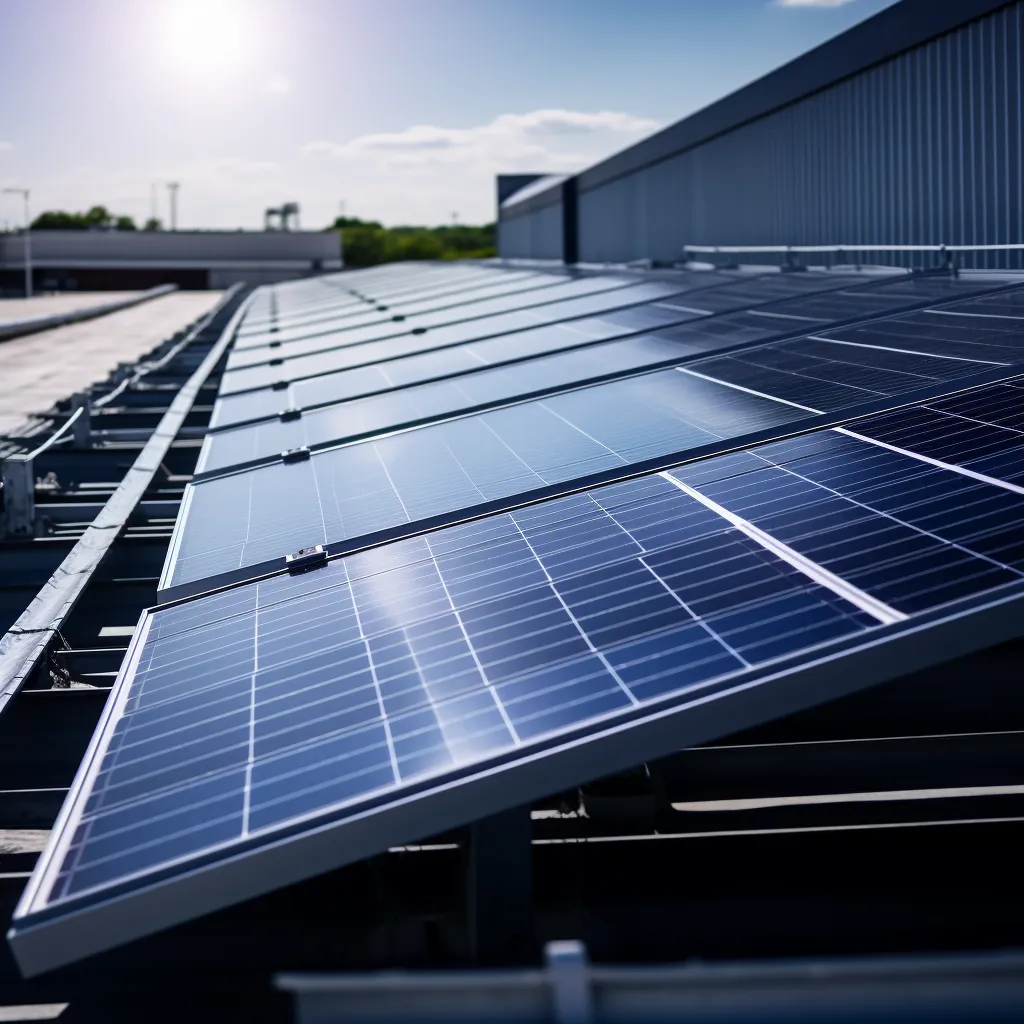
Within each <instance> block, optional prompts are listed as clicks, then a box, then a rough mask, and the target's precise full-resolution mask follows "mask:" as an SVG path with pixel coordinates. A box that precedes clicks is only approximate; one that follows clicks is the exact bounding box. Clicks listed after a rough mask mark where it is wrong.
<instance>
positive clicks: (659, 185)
mask: <svg viewBox="0 0 1024 1024" xmlns="http://www.w3.org/2000/svg"><path fill="white" fill-rule="evenodd" d="M1022 47H1024V3H1021V2H1020V0H1015V2H1006V0H958V2H956V3H937V2H935V0H903V2H901V3H898V4H895V5H894V6H892V7H890V8H888V9H886V10H885V11H882V12H881V13H880V14H878V15H876V16H875V17H873V18H870V19H868V20H867V21H865V22H863V23H862V24H860V25H857V26H856V27H854V28H853V29H851V30H849V31H848V32H845V33H843V34H842V35H840V36H837V37H836V38H835V39H832V40H830V41H829V42H827V43H825V44H824V45H822V46H820V47H818V48H817V49H815V50H812V51H810V52H809V53H807V54H804V55H803V56H801V57H799V58H798V59H796V60H794V61H792V62H791V63H789V64H787V65H785V66H784V67H782V68H779V69H778V70H776V71H774V72H772V73H771V74H769V75H767V76H765V77H764V78H762V79H760V80H758V81H756V82H754V83H752V84H751V85H748V86H746V87H745V88H743V89H741V90H739V91H738V92H735V93H733V94H731V95H730V96H727V97H725V98H724V99H722V100H720V101H718V102H717V103H715V104H712V105H711V106H709V107H707V108H705V109H704V110H702V111H699V112H698V113H696V114H694V115H692V116H691V117H688V118H686V119H684V120H682V121H679V122H677V123H676V124H674V125H671V126H670V127H668V128H666V129H664V130H663V131H661V132H659V133H657V134H656V135H653V136H651V137H650V138H647V139H645V140H643V141H641V142H639V143H637V144H636V145H634V146H632V147H631V148H629V149H626V150H624V151H622V152H620V153H617V154H615V155H614V156H612V157H610V158H609V159H607V160H604V161H602V162H601V163H599V164H597V165H595V166H593V167H590V168H587V169H586V170H584V171H582V172H581V173H579V174H578V175H576V176H575V177H574V178H571V179H569V180H568V182H566V181H555V180H552V182H551V183H550V185H549V187H548V188H547V189H545V190H543V191H541V192H537V191H536V190H533V189H531V190H529V194H528V193H527V191H526V190H524V191H523V192H520V193H519V194H517V195H514V196H512V197H510V198H509V199H507V200H506V201H505V203H504V204H503V205H502V207H501V210H500V219H501V228H500V242H501V249H500V252H501V254H502V255H503V256H506V257H530V258H540V259H550V258H555V257H557V256H563V258H566V260H567V262H573V261H574V260H570V259H568V257H565V255H564V254H565V253H566V252H567V251H568V253H569V256H575V259H577V260H579V261H582V262H597V263H604V262H628V261H631V260H640V259H651V260H655V261H666V262H672V261H675V260H678V259H680V258H681V255H682V251H683V247H684V246H686V245H702V246H715V245H719V246H729V245H731V246H786V245H847V246H853V245H864V246H869V245H880V246H881V245H943V244H945V245H970V246H995V245H1007V244H1013V243H1018V242H1022V241H1024V179H1022V170H1024V157H1022V142H1021V138H1022V129H1024V108H1022V99H1021V96H1022V91H1021V85H1022V73H1024V68H1022V63H1024V58H1022ZM572 204H575V210H571V209H568V207H569V206H571V205H572ZM567 226H568V227H570V228H572V227H575V237H573V236H572V235H571V234H569V233H567V232H566V227H567ZM560 232H561V233H560ZM959 258H960V259H961V260H962V262H963V264H964V265H967V266H976V267H1006V266H1010V267H1020V266H1021V265H1022V263H1021V254H1020V252H1019V251H1016V250H986V251H982V252H977V253H971V254H963V255H961V256H960V257H959ZM921 261H922V256H921V255H920V254H916V255H914V254H903V255H898V254H897V255H892V254H886V256H885V262H904V263H906V262H912V263H920V262H921Z"/></svg>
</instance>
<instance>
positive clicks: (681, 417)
mask: <svg viewBox="0 0 1024 1024" xmlns="http://www.w3.org/2000/svg"><path fill="white" fill-rule="evenodd" d="M391 400H392V402H394V403H396V405H397V406H398V408H396V410H394V411H393V412H392V415H393V416H394V415H399V414H400V413H401V411H402V409H403V408H404V403H405V401H406V398H405V397H403V396H402V395H396V396H393V397H392V399H391ZM352 404H353V405H355V404H357V403H352ZM341 408H345V407H341ZM793 418H794V414H793V410H792V409H791V408H789V407H788V406H786V405H783V404H779V403H776V402H772V401H770V400H769V399H765V398H758V397H756V396H751V395H747V394H744V393H743V392H738V391H735V390H732V389H730V388H726V387H723V386H722V385H719V384H714V383H709V382H707V381H703V380H701V379H700V378H697V377H692V376H684V375H682V374H680V373H678V372H677V371H675V370H666V371H662V372H660V373H656V374H650V375H647V376H644V377H637V378H632V379H627V380H623V381H616V382H615V383H613V384H606V385H600V386H599V387H598V388H595V389H584V390H582V391H574V392H570V393H567V394H562V395H556V396H554V397H552V398H549V399H544V400H541V401H534V402H527V403H524V404H521V405H515V406H511V407H508V408H505V409H498V410H495V411H492V412H488V413H482V414H480V415H477V416H473V417H469V418H464V419H456V420H452V421H449V422H443V423H435V424H433V425H431V426H428V427H424V428H423V429H420V430H412V431H409V432H406V433H402V434H396V435H394V436H392V437H385V438H382V439H380V440H373V441H366V442H364V443H362V444H356V445H350V446H346V447H341V448H335V449H331V450H328V451H324V452H321V453H319V454H314V455H313V456H312V458H311V459H309V460H307V461H304V462H296V463H287V464H285V463H281V462H278V463H276V464H274V465H268V466H263V467H261V468H259V469H255V470H250V471H248V472H245V473H241V474H237V475H234V476H228V477H222V478H219V479H212V480H206V481H203V482H201V483H197V484H196V485H194V486H192V487H190V489H189V492H188V497H187V501H186V511H185V512H184V513H183V514H182V516H181V517H180V518H179V523H178V526H177V530H176V540H175V542H174V544H173V546H172V554H171V555H170V556H169V557H170V558H171V563H169V564H170V565H172V568H171V570H170V582H169V584H168V585H170V586H179V585H183V584H186V583H191V582H195V581H197V580H201V579H205V578H208V577H214V576H216V575H218V574H221V573H227V572H234V571H235V570H238V569H239V568H241V567H243V566H252V565H256V564H259V563H262V562H264V561H267V560H276V559H279V558H280V557H282V556H283V555H285V554H287V553H288V552H290V551H293V550H295V549H297V548H301V547H306V546H308V545H310V544H319V543H335V542H339V541H342V540H346V539H348V540H351V539H354V538H356V537H359V536H361V535H362V534H364V533H369V532H373V531H375V530H381V529H385V528H388V527H390V526H394V525H398V524H404V523H409V522H415V521H416V520H418V519H421V518H423V517H424V516H429V515H440V514H443V513H447V512H453V511H455V510H457V509H460V508H466V507H469V506H473V505H476V504H479V503H480V502H482V501H488V500H494V499H498V498H505V497H509V496H514V495H516V494H518V493H520V492H521V491H524V490H529V489H532V488H535V487H539V486H542V485H545V484H552V483H561V482H565V481H569V480H573V479H575V478H576V477H579V476H585V475H586V474H588V473H593V472H598V471H601V470H609V469H613V468H619V467H625V466H628V465H629V464H631V463H633V462H636V461H638V460H640V459H644V458H651V457H654V456H657V455H664V454H666V453H669V452H676V451H681V450H686V449H688V448H692V447H695V446H698V445H702V444H707V443H710V442H713V441H716V440H718V439H719V438H721V437H731V436H736V435H739V434H744V433H748V432H750V431H754V430H759V429H763V428H766V427H772V426H780V425H782V424H785V423H788V422H789V421H791V420H792V419H793ZM305 424H306V418H305V417H303V419H301V420H297V421H294V422H290V423H283V424H280V425H279V426H280V427H282V428H283V431H282V432H281V433H278V434H277V435H276V437H277V438H278V439H280V438H290V439H291V440H295V441H296V442H298V443H301V440H302V438H303V436H304V435H303V433H302V431H304V430H305ZM367 425H369V424H367ZM287 431H290V432H291V433H285V432H287ZM248 433H249V436H251V437H253V438H258V437H259V428H253V429H252V430H251V431H249V432H248ZM239 440H240V442H241V443H245V439H244V438H240V439H239ZM244 454H245V453H244V452H243V451H239V452H238V453H237V457H240V456H242V455H244Z"/></svg>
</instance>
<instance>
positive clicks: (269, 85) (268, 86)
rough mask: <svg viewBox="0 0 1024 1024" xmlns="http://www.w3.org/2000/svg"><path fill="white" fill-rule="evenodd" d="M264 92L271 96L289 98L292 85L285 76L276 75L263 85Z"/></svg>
mask: <svg viewBox="0 0 1024 1024" xmlns="http://www.w3.org/2000/svg"><path fill="white" fill-rule="evenodd" d="M263 91H264V92H265V93H269V94H270V95H271V96H287V95H288V93H290V92H291V91H292V83H291V80H290V79H288V78H285V76H284V75H274V76H272V77H271V78H268V79H267V81H266V82H264V83H263Z"/></svg>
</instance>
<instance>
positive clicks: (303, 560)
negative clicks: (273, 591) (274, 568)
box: [284, 544, 327, 572]
mask: <svg viewBox="0 0 1024 1024" xmlns="http://www.w3.org/2000/svg"><path fill="white" fill-rule="evenodd" d="M284 564H285V568H286V569H287V570H288V571H289V572H306V571H307V570H309V569H316V568H318V567H319V566H321V565H326V564H327V552H326V550H325V549H324V546H323V544H314V545H313V546H312V547H308V548H299V550H298V551H293V552H292V553H291V554H290V555H285V556H284Z"/></svg>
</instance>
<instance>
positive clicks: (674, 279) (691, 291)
mask: <svg viewBox="0 0 1024 1024" xmlns="http://www.w3.org/2000/svg"><path fill="white" fill-rule="evenodd" d="M586 280H589V281H591V282H594V281H596V280H603V281H605V282H606V286H605V287H608V286H609V285H608V283H607V282H610V281H611V280H612V279H611V278H589V279H585V281H586ZM855 280H856V278H852V277H850V276H841V277H840V276H837V275H834V274H824V273H823V274H805V275H795V276H792V277H787V276H785V275H779V274H742V275H735V276H733V277H732V278H727V277H725V276H724V275H720V274H712V273H707V272H701V273H690V274H685V275H673V276H671V277H670V278H667V279H665V280H656V281H653V282H647V283H645V284H636V283H633V284H632V288H633V292H632V293H631V296H630V297H629V298H626V297H621V301H616V302H612V303H602V302H601V301H600V300H598V299H591V300H590V301H589V302H588V301H586V300H581V301H580V302H579V303H578V306H579V309H578V312H576V311H569V310H570V307H568V306H567V307H566V311H564V312H563V316H562V317H559V318H554V319H564V318H566V317H568V316H584V315H586V314H587V313H596V312H599V311H600V310H601V309H612V308H614V307H615V306H624V305H628V304H629V303H631V302H632V303H639V302H641V301H644V300H645V299H654V298H658V297H663V298H664V299H665V303H666V304H665V308H666V309H674V310H676V311H678V312H680V313H681V314H682V315H681V316H679V317H678V318H677V319H680V320H682V319H685V318H686V317H687V316H690V317H693V316H706V315H710V314H712V313H716V312H721V311H723V310H730V309H741V308H744V307H747V306H750V305H753V304H756V303H765V302H772V301H777V300H779V299H780V298H786V297H790V296H793V295H799V294H806V293H811V292H815V291H827V290H829V289H836V288H839V287H840V286H841V285H842V284H843V283H844V282H851V283H852V282H853V281H855ZM622 283H623V284H629V283H630V282H628V281H624V282H622ZM577 284H580V285H582V283H581V282H577ZM566 287H568V286H566ZM641 289H646V292H644V291H642V290H641ZM592 290H596V289H593V288H592ZM544 294H545V295H551V299H550V300H549V301H554V298H555V296H554V291H553V290H551V291H548V290H545V292H544ZM673 294H682V295H683V297H682V298H680V299H671V298H669V296H671V295H673ZM614 297H615V296H613V298H614ZM485 305H486V304H483V303H481V304H479V306H476V305H472V304H470V305H467V306H466V307H465V309H466V315H465V316H455V315H453V314H451V313H439V314H436V315H435V316H433V317H421V318H418V319H417V321H416V323H417V328H416V329H418V330H422V329H432V328H435V327H445V326H446V325H448V326H447V328H446V331H445V333H442V334H440V338H439V339H438V340H436V341H434V342H433V344H431V345H430V346H427V347H436V346H437V345H439V344H442V343H444V344H454V343H457V342H460V341H468V340H472V339H474V338H480V337H490V336H494V335H496V334H499V333H503V332H506V331H511V330H518V329H522V328H528V327H531V326H535V325H536V324H537V323H538V322H545V320H547V321H551V320H552V319H553V318H551V317H549V316H545V317H544V319H542V320H539V321H538V320H531V319H530V316H529V314H530V313H531V312H536V313H538V314H541V315H543V314H545V313H546V312H547V310H543V309H537V310H534V309H532V308H524V309H522V310H520V312H519V314H518V315H517V314H515V313H510V314H509V317H508V319H507V322H506V321H504V320H500V321H499V320H498V319H497V317H496V316H493V315H492V314H493V313H500V312H502V310H500V309H493V310H490V311H489V312H488V310H486V309H484V306H485ZM510 308H511V307H510ZM485 313H486V314H487V315H488V317H489V320H488V321H486V322H485V323H484V327H486V328H487V329H486V330H485V331H481V330H479V329H478V326H479V325H475V324H474V323H473V322H472V321H470V322H469V323H463V325H462V332H461V333H455V334H452V331H456V330H457V328H456V327H455V325H456V324H459V323H462V321H463V320H467V319H468V318H469V317H473V318H474V319H475V318H476V317H478V316H483V315H484V314H485ZM393 333H394V332H391V334H393ZM439 333H440V332H439ZM449 334H452V336H451V337H449V336H448V335H449ZM389 336H391V335H390V334H388V333H387V332H386V331H384V329H383V328H374V329H369V328H368V329H366V331H352V332H348V331H346V332H343V333H342V334H340V335H336V336H331V337H328V338H326V339H325V338H324V337H321V336H314V337H310V338H308V339H305V340H302V339H293V340H291V341H289V340H288V338H287V336H286V335H285V334H284V333H282V334H280V335H278V336H277V337H278V339H279V340H280V341H282V342H283V344H282V346H281V349H280V351H279V356H280V358H282V359H284V364H283V365H284V366H285V368H286V369H285V370H283V371H282V374H283V375H284V376H287V377H290V378H294V377H295V376H297V375H298V374H297V373H296V372H294V366H293V364H294V363H295V362H297V361H298V360H299V359H300V358H301V357H302V356H304V355H305V356H313V355H316V354H320V355H322V356H324V358H323V359H322V360H321V361H320V362H317V363H314V364H313V365H315V366H318V367H320V369H316V370H314V371H313V372H325V370H327V369H332V368H335V367H332V366H331V363H330V358H329V356H328V355H327V353H329V352H331V351H333V350H335V349H336V348H339V347H347V346H348V345H351V344H363V343H364V342H367V341H373V340H375V339H378V340H379V339H380V338H384V337H389ZM261 352H262V350H261V351H255V352H254V351H248V352H238V353H234V354H233V355H232V356H231V357H230V358H229V360H228V368H229V369H232V370H235V371H236V373H237V372H240V371H241V370H242V369H244V368H246V367H250V366H253V365H256V363H257V361H258V360H265V359H266V358H267V355H268V354H269V352H262V354H261ZM382 357H383V358H388V357H389V356H388V355H387V353H386V352H385V353H384V354H383V356H382ZM376 358H380V357H378V356H377V355H376V354H375V353H373V352H372V350H371V352H370V355H369V356H368V360H369V361H372V360H374V359H376ZM303 365H304V364H301V363H300V371H301V374H308V372H309V371H308V370H307V369H302V368H301V367H302V366H303ZM235 376H236V374H232V380H231V381H228V382H226V383H230V384H231V387H232V389H233V390H237V389H238V384H237V381H236V380H235ZM248 386H252V385H248Z"/></svg>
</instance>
